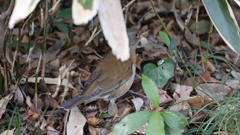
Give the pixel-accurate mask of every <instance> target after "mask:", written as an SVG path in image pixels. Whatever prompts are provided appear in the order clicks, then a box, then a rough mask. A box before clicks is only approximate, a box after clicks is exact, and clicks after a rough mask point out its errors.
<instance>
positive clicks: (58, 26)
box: [54, 22, 68, 37]
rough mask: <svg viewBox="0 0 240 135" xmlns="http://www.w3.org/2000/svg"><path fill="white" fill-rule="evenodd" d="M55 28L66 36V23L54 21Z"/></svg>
mask: <svg viewBox="0 0 240 135" xmlns="http://www.w3.org/2000/svg"><path fill="white" fill-rule="evenodd" d="M54 24H55V25H56V26H57V28H58V29H59V30H60V31H61V32H62V33H64V34H65V35H66V36H67V37H68V27H67V24H65V23H62V22H54Z"/></svg>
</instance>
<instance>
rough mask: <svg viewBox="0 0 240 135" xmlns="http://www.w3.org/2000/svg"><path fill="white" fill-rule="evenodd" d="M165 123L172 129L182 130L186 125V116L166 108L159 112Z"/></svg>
mask: <svg viewBox="0 0 240 135" xmlns="http://www.w3.org/2000/svg"><path fill="white" fill-rule="evenodd" d="M160 113H161V114H162V116H163V119H164V121H165V122H166V124H167V125H168V126H169V127H170V128H171V129H173V130H175V131H178V132H183V131H184V128H185V127H186V125H187V120H186V118H185V117H184V116H183V115H182V114H181V113H179V112H176V111H171V110H167V111H164V112H160Z"/></svg>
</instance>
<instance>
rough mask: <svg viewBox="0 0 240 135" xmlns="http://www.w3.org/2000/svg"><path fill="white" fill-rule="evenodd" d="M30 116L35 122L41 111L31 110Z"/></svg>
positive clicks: (29, 111)
mask: <svg viewBox="0 0 240 135" xmlns="http://www.w3.org/2000/svg"><path fill="white" fill-rule="evenodd" d="M28 114H29V115H30V116H31V118H32V119H33V120H34V121H35V120H36V119H37V118H38V117H39V115H40V111H38V110H37V109H34V108H31V109H30V110H28Z"/></svg>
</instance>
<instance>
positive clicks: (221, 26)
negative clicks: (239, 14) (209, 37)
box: [203, 0, 240, 54]
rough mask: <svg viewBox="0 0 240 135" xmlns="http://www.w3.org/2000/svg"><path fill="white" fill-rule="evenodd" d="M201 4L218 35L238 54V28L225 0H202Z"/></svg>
mask: <svg viewBox="0 0 240 135" xmlns="http://www.w3.org/2000/svg"><path fill="white" fill-rule="evenodd" d="M203 4H204V6H205V8H206V11H207V13H208V15H209V17H210V19H211V21H212V22H213V25H214V26H215V28H216V30H217V31H218V33H219V35H220V36H221V37H222V39H223V40H224V41H225V43H226V44H227V45H228V46H229V47H230V48H231V49H232V50H234V51H235V52H237V53H238V54H240V37H239V32H240V30H239V27H238V24H237V21H236V18H235V17H234V14H233V11H232V9H231V7H230V5H229V3H228V2H227V0H203Z"/></svg>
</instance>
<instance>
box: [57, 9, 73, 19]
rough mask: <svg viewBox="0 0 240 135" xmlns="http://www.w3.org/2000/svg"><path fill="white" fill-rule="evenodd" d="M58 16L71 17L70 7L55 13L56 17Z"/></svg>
mask: <svg viewBox="0 0 240 135" xmlns="http://www.w3.org/2000/svg"><path fill="white" fill-rule="evenodd" d="M59 17H61V18H68V19H72V8H66V9H64V10H62V11H61V12H60V13H58V15H57V18H59Z"/></svg>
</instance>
